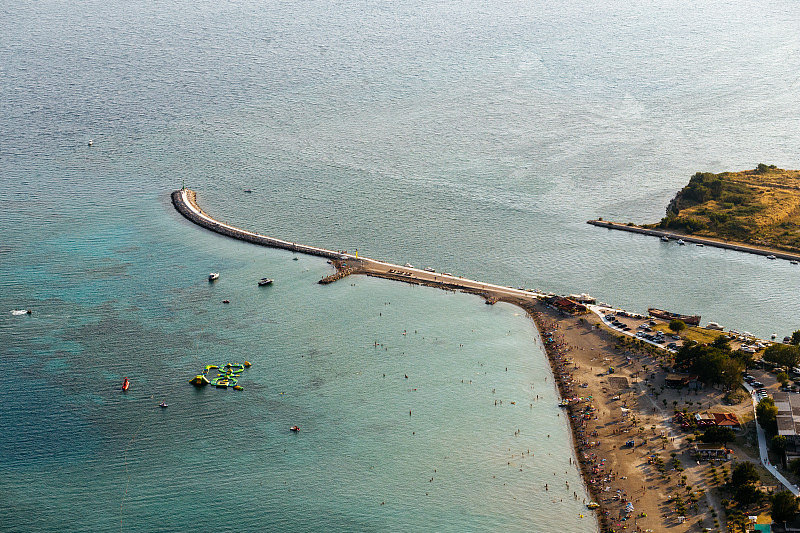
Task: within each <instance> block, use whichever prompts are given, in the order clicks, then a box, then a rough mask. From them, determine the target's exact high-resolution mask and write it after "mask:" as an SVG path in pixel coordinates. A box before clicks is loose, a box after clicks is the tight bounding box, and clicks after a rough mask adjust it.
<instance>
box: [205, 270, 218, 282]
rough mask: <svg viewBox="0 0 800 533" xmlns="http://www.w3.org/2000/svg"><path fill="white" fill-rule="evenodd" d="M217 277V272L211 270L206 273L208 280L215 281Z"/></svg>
mask: <svg viewBox="0 0 800 533" xmlns="http://www.w3.org/2000/svg"><path fill="white" fill-rule="evenodd" d="M217 279H219V272H212V273H211V274H209V275H208V281H216V280H217Z"/></svg>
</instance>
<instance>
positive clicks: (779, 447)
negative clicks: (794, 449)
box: [770, 435, 786, 455]
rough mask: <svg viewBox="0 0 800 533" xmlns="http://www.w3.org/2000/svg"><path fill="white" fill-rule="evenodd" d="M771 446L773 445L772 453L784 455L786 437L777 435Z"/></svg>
mask: <svg viewBox="0 0 800 533" xmlns="http://www.w3.org/2000/svg"><path fill="white" fill-rule="evenodd" d="M770 444H771V445H772V451H774V452H775V453H778V454H781V455H783V452H785V451H786V437H785V436H783V435H775V436H774V437H772V440H771V441H770Z"/></svg>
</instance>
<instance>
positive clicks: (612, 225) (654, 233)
mask: <svg viewBox="0 0 800 533" xmlns="http://www.w3.org/2000/svg"><path fill="white" fill-rule="evenodd" d="M586 223H587V224H591V225H592V226H598V227H601V228H608V229H616V230H620V231H627V232H630V233H638V234H640V235H648V236H651V237H659V238H661V237H667V238H668V239H670V240H678V239H683V242H686V243H692V244H702V245H703V246H713V247H715V248H723V249H725V250H734V251H736V252H744V253H748V254H755V255H761V256H764V257H769V256H775V257H776V258H777V259H786V260H787V261H800V254H792V253H788V252H781V251H779V250H772V249H769V248H758V247H755V246H747V245H744V244H734V243H730V242H725V241H719V240H716V239H710V238H706V237H693V236H690V235H682V234H680V233H673V232H670V231H664V230H657V229H650V228H643V227H641V226H629V225H627V224H620V223H618V222H608V221H606V220H589V221H587V222H586Z"/></svg>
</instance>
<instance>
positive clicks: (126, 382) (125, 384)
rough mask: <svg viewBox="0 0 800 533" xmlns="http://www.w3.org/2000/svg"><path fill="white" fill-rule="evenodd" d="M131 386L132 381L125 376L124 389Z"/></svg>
mask: <svg viewBox="0 0 800 533" xmlns="http://www.w3.org/2000/svg"><path fill="white" fill-rule="evenodd" d="M130 386H131V382H130V381H128V378H125V381H123V382H122V390H128V387H130Z"/></svg>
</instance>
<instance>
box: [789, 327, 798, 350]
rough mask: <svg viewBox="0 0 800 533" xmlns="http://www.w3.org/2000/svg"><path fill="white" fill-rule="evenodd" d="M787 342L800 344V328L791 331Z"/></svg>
mask: <svg viewBox="0 0 800 533" xmlns="http://www.w3.org/2000/svg"><path fill="white" fill-rule="evenodd" d="M789 344H792V345H794V346H797V345H798V344H800V329H798V330H797V331H795V332H794V333H792V338H791V339H790V340H789Z"/></svg>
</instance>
